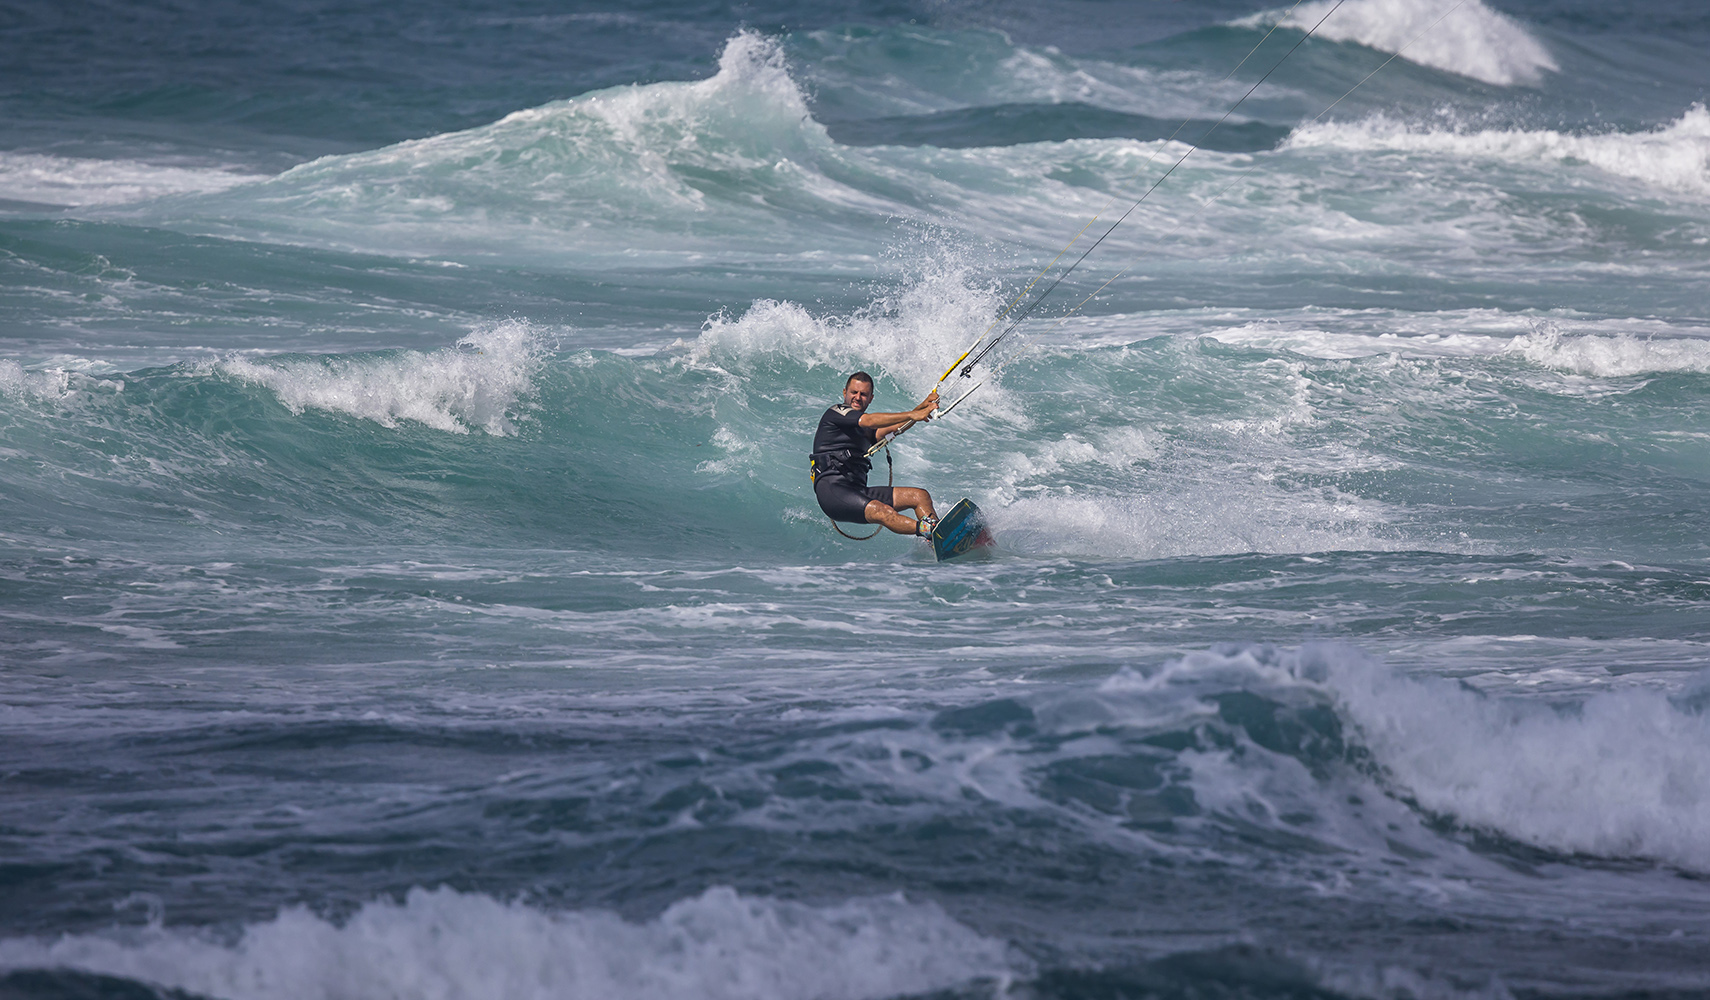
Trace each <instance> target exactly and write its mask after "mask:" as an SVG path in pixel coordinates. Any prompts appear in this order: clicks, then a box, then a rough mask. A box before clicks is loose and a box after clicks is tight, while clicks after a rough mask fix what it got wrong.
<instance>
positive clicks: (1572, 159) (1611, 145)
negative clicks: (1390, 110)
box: [1282, 104, 1710, 195]
mask: <svg viewBox="0 0 1710 1000" xmlns="http://www.w3.org/2000/svg"><path fill="white" fill-rule="evenodd" d="M1312 147H1330V148H1336V149H1353V150H1395V151H1399V152H1406V153H1435V154H1442V155H1447V156H1454V157H1468V158H1471V157H1485V158H1490V159H1499V160H1508V161H1511V162H1532V163H1539V162H1553V163H1562V164H1567V165H1574V164H1576V163H1585V164H1590V165H1591V166H1593V167H1596V168H1598V169H1599V170H1603V171H1605V172H1607V173H1611V174H1616V175H1618V176H1621V177H1629V178H1632V179H1633V180H1637V181H1643V182H1644V183H1646V184H1650V185H1652V186H1654V187H1658V188H1663V189H1666V190H1671V191H1684V192H1689V193H1692V194H1700V195H1710V111H1707V110H1706V109H1705V107H1704V105H1702V104H1695V105H1693V106H1692V107H1691V108H1688V109H1687V110H1686V112H1685V113H1684V114H1682V115H1681V116H1680V118H1679V120H1677V121H1675V122H1672V123H1670V124H1668V125H1664V126H1662V127H1661V128H1657V129H1654V130H1652V131H1649V132H1608V133H1603V134H1599V135H1574V134H1573V133H1571V132H1556V131H1552V130H1550V129H1538V130H1535V131H1532V130H1524V129H1490V130H1485V131H1479V132H1470V131H1459V130H1455V129H1446V130H1445V129H1421V128H1415V127H1412V126H1409V125H1406V124H1403V123H1401V122H1398V121H1394V120H1392V119H1390V118H1387V117H1385V116H1383V115H1375V116H1373V117H1371V118H1367V119H1365V120H1363V121H1359V122H1352V123H1346V124H1344V123H1338V122H1326V123H1321V124H1315V125H1303V126H1301V127H1300V128H1298V129H1296V130H1295V131H1294V133H1293V134H1291V135H1290V136H1289V137H1288V139H1286V140H1285V141H1284V142H1283V145H1282V148H1284V149H1306V148H1312Z"/></svg>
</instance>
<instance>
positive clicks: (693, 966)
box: [0, 888, 1017, 1000]
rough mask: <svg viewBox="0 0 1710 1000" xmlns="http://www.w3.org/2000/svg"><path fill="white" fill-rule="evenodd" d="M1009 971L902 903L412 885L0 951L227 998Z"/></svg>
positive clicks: (822, 994) (473, 995) (911, 981)
mask: <svg viewBox="0 0 1710 1000" xmlns="http://www.w3.org/2000/svg"><path fill="white" fill-rule="evenodd" d="M1016 961H1017V960H1015V959H1012V957H1011V956H1010V955H1009V954H1008V948H1007V947H1006V946H1005V945H1004V944H1003V943H1002V942H999V941H994V940H992V939H990V938H986V937H983V936H981V935H979V934H977V933H975V932H974V931H972V930H970V929H968V928H967V927H965V926H963V925H961V924H959V923H957V922H956V921H954V920H952V919H951V918H950V917H948V916H946V915H945V913H944V912H943V911H942V910H940V909H939V908H938V907H937V906H934V905H932V904H930V903H911V902H908V901H907V900H905V899H903V898H902V897H901V896H900V895H896V896H889V897H882V898H874V899H859V900H853V901H850V902H846V903H843V904H839V905H834V906H826V907H811V906H806V905H802V904H798V903H790V902H782V901H776V900H770V899H763V898H756V897H745V896H741V895H739V894H737V893H736V892H734V891H732V890H730V889H724V888H714V889H710V890H708V891H707V892H705V893H704V894H702V895H701V896H698V897H696V898H693V899H687V900H683V901H680V902H678V903H676V904H674V905H673V906H671V907H670V908H669V909H667V910H666V911H665V912H664V913H662V914H660V915H659V916H658V917H657V918H655V919H654V920H651V921H648V922H646V923H630V922H627V921H625V920H622V919H621V918H619V917H617V916H615V915H613V914H610V913H605V912H600V911H576V912H568V913H549V912H545V911H542V910H538V909H533V908H531V907H528V906H524V905H522V904H519V903H502V902H499V901H498V900H495V899H492V898H491V897H488V896H484V895H479V894H474V893H467V894H466V893H459V892H455V891H452V890H450V889H439V890H435V891H427V890H421V889H416V890H412V891H411V892H410V893H409V895H408V897H407V898H406V899H405V900H404V902H403V903H402V904H398V903H392V902H375V903H369V904H368V905H366V906H364V907H362V909H360V910H359V911H357V912H356V913H355V914H354V915H352V916H351V917H350V918H349V919H348V920H347V921H345V922H343V923H342V924H335V923H333V922H330V921H327V920H324V919H322V918H320V917H318V916H316V915H314V914H313V913H310V912H308V911H307V910H305V909H302V908H292V909H288V910H285V911H283V912H281V913H280V914H279V915H278V916H277V917H276V918H275V919H273V920H271V921H268V922H265V923H260V924H253V925H250V926H249V927H246V928H245V929H244V932H243V935H242V937H241V938H240V939H239V940H237V941H236V942H235V943H231V944H225V943H221V942H218V941H215V940H212V939H210V938H207V937H204V936H202V935H199V934H196V933H194V932H192V931H187V930H169V929H162V928H160V927H151V928H149V929H148V930H146V931H144V932H140V933H134V934H131V935H129V936H121V935H119V934H117V933H114V934H108V935H100V934H86V935H67V936H64V937H61V938H60V939H58V940H57V941H52V942H40V941H33V940H28V939H13V940H8V941H0V968H8V969H20V968H44V967H45V968H68V969H77V970H83V971H87V972H93V973H100V974H105V975H112V976H123V977H126V978H130V979H136V980H141V981H144V982H148V983H153V984H158V985H162V986H169V987H173V988H176V989H181V990H187V991H189V992H192V993H195V994H198V995H205V996H210V997H222V998H228V1000H367V998H372V1000H381V998H392V997H435V998H439V1000H463V998H468V1000H492V998H495V997H505V998H508V1000H533V998H539V1000H559V998H564V997H590V998H593V997H597V998H600V1000H677V998H681V997H698V998H706V1000H726V998H728V1000H770V998H777V1000H797V998H803V997H814V998H822V1000H867V998H873V1000H877V998H881V997H891V996H897V995H904V994H907V995H915V994H924V993H930V992H933V991H937V990H948V989H952V988H954V987H957V986H962V985H965V984H968V983H970V982H971V981H975V980H980V979H985V978H996V979H999V980H1003V979H1006V978H1007V977H1008V976H1009V975H1010V974H1011V972H1012V971H1013V970H1014V968H1015V964H1016Z"/></svg>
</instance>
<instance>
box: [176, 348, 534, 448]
mask: <svg viewBox="0 0 1710 1000" xmlns="http://www.w3.org/2000/svg"><path fill="white" fill-rule="evenodd" d="M546 354H547V348H546V345H545V342H544V339H543V338H542V337H541V336H540V335H539V334H538V333H537V332H536V331H535V329H534V328H533V327H532V326H530V325H529V324H528V323H525V322H523V321H521V320H508V321H506V322H503V323H499V324H496V325H494V326H492V327H490V328H487V329H485V330H481V331H478V332H476V333H472V334H470V335H469V336H467V337H464V338H463V339H462V340H459V341H458V342H457V347H456V348H446V349H443V350H439V351H433V352H431V353H422V352H420V351H398V352H393V353H385V354H363V355H355V356H336V355H335V356H327V357H315V358H303V357H297V358H289V357H281V358H267V359H264V360H260V361H251V360H248V359H245V358H227V359H226V360H224V361H221V362H218V363H217V364H214V365H212V366H210V367H211V368H212V369H213V370H215V371H218V372H221V373H223V374H225V375H228V376H231V377H232V378H236V379H239V380H242V381H244V382H250V383H253V384H255V385H261V386H265V387H266V388H268V389H271V390H272V391H273V394H274V395H275V396H277V397H278V398H279V402H281V403H283V404H284V405H285V407H286V408H287V409H289V410H290V411H291V412H292V413H297V414H301V413H302V412H303V411H305V410H310V409H314V410H326V411H329V412H334V413H344V414H348V415H350V416H353V417H360V418H362V419H364V420H372V421H374V422H375V423H377V424H380V425H382V426H384V427H396V426H398V422H399V421H401V420H410V421H414V422H416V423H420V424H425V425H427V426H428V427H432V428H435V429H437V430H442V431H450V432H451V433H454V434H467V433H469V431H470V429H471V428H479V429H481V430H483V431H486V432H487V433H488V434H493V435H500V436H502V435H505V434H510V433H512V432H514V431H515V429H516V413H515V410H516V407H517V405H518V403H519V401H520V400H521V399H522V397H524V396H526V395H528V394H530V393H532V392H533V391H534V377H535V375H536V373H537V372H538V371H539V370H540V368H541V366H542V365H543V364H544V363H545V360H546Z"/></svg>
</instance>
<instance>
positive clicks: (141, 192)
mask: <svg viewBox="0 0 1710 1000" xmlns="http://www.w3.org/2000/svg"><path fill="white" fill-rule="evenodd" d="M265 179H266V178H265V177H263V176H261V175H257V174H244V173H238V172H236V171H232V170H219V169H214V168H208V167H200V168H198V167H173V166H160V165H156V164H152V163H141V162H138V161H135V160H93V159H82V158H73V157H64V156H49V155H46V154H42V153H0V198H5V199H9V200H12V201H24V202H34V203H37V204H44V205H57V206H64V207H69V208H76V207H82V206H88V205H120V204H125V203H127V202H133V201H145V200H147V199H149V198H158V197H161V196H163V195H172V194H200V193H205V192H211V191H223V190H225V189H227V188H231V187H236V186H238V185H240V184H248V183H252V182H254V181H260V180H265Z"/></svg>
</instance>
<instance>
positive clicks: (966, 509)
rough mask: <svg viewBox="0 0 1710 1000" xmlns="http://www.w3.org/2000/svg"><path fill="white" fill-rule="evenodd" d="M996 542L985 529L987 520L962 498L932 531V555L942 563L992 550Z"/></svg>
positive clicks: (988, 530)
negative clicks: (973, 553)
mask: <svg viewBox="0 0 1710 1000" xmlns="http://www.w3.org/2000/svg"><path fill="white" fill-rule="evenodd" d="M996 544H997V542H996V541H995V540H994V539H993V538H992V530H991V528H990V527H988V526H987V525H986V516H985V515H984V514H982V513H980V508H978V507H976V506H974V501H972V500H969V499H968V498H967V497H963V498H962V499H961V500H960V501H958V502H957V504H956V506H954V507H952V508H950V513H948V514H946V515H944V519H943V520H941V521H939V522H938V526H937V527H935V528H933V529H932V554H933V555H935V556H937V557H938V561H939V562H944V561H946V560H948V559H955V558H956V557H958V556H965V555H967V554H968V553H970V552H974V551H983V550H986V549H990V548H991V547H992V546H993V545H996Z"/></svg>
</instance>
